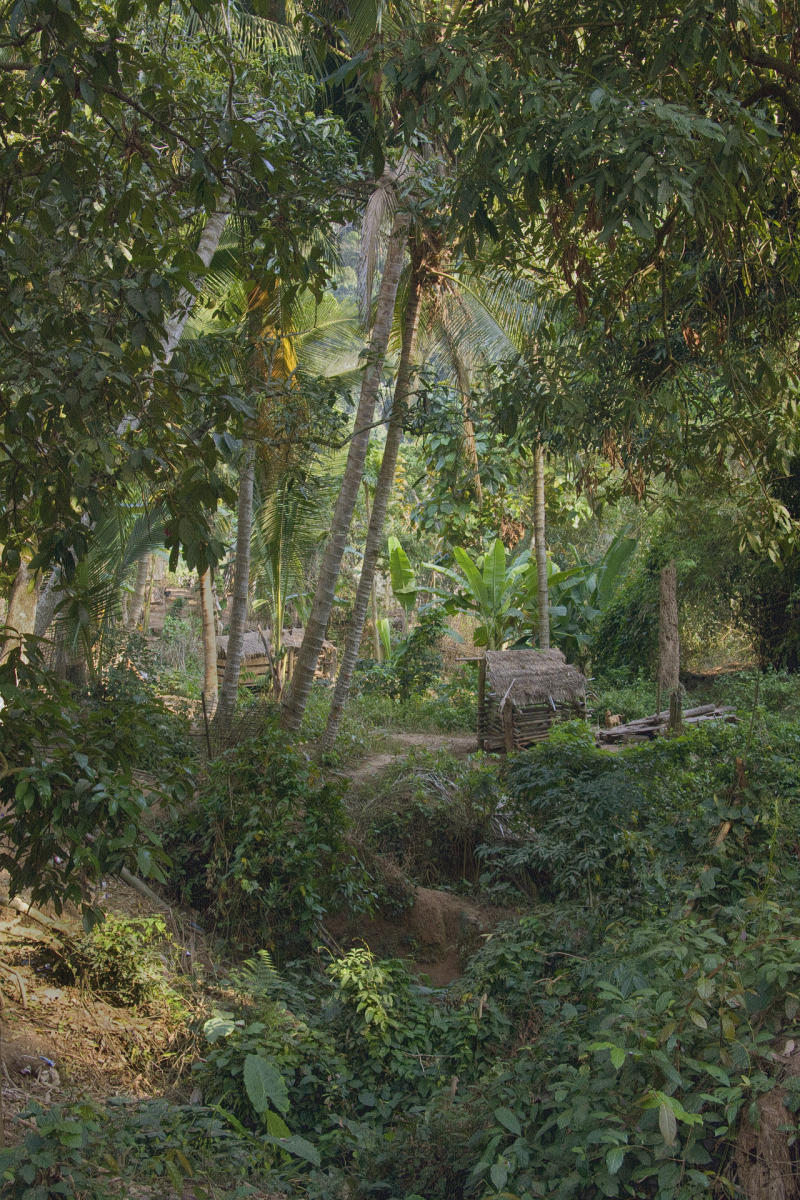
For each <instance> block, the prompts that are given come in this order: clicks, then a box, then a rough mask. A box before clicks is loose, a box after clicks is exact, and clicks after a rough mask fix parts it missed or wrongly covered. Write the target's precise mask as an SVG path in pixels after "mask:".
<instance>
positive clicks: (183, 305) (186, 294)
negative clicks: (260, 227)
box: [159, 188, 233, 367]
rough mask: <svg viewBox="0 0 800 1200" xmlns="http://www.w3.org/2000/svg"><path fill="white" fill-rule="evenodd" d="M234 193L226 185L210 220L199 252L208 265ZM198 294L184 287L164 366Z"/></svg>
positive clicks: (168, 329)
mask: <svg viewBox="0 0 800 1200" xmlns="http://www.w3.org/2000/svg"><path fill="white" fill-rule="evenodd" d="M232 198H233V197H232V193H231V192H230V190H229V189H228V188H226V189H225V190H224V191H223V192H222V194H221V195H220V198H219V200H218V201H217V207H216V209H215V210H214V212H213V213H212V214H211V216H210V217H209V218H208V220H207V221H206V224H205V227H204V229H203V232H202V233H201V234H200V240H199V241H198V243H197V250H196V251H195V253H196V254H197V257H198V258H199V259H200V261H201V263H202V264H203V266H204V267H206V268H207V267H210V266H211V260H212V258H213V257H214V255H215V254H216V252H217V249H218V247H219V243H220V239H221V237H222V233H223V230H224V229H225V225H226V224H227V221H228V211H229V208H230V204H231V200H232ZM193 307H194V294H193V293H192V292H190V291H189V290H188V289H187V288H181V290H180V292H179V293H178V300H177V303H176V305H175V311H174V313H173V314H172V316H171V317H170V318H169V320H168V321H167V322H166V324H165V325H164V341H163V342H162V346H163V351H162V355H161V363H160V364H159V365H160V366H165V367H166V366H168V365H169V363H170V361H171V360H172V356H173V354H174V353H175V351H176V349H177V347H178V342H179V341H180V340H181V337H182V335H183V331H184V329H185V328H186V322H187V321H188V320H189V317H190V316H191V314H192V309H193Z"/></svg>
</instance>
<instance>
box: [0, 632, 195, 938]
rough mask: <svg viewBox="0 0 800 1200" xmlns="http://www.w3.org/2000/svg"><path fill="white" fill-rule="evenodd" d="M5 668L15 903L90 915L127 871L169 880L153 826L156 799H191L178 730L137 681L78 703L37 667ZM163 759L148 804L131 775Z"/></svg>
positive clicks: (3, 797) (2, 824) (5, 771)
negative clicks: (105, 887) (26, 897)
mask: <svg viewBox="0 0 800 1200" xmlns="http://www.w3.org/2000/svg"><path fill="white" fill-rule="evenodd" d="M30 649H31V661H29V662H22V661H21V660H20V657H19V654H18V652H14V653H12V654H11V655H10V656H9V658H7V659H6V661H5V662H4V663H2V664H0V697H1V698H2V699H3V701H4V702H5V707H4V708H3V709H2V711H1V712H0V730H1V731H2V751H1V752H0V842H2V844H3V849H2V851H0V866H2V867H3V868H4V869H5V870H7V871H8V872H9V877H10V881H9V888H10V892H11V894H12V895H14V894H17V893H19V892H21V891H23V890H24V889H29V891H30V897H31V900H32V901H33V903H34V904H53V905H54V906H55V908H56V910H57V911H59V912H60V911H61V909H62V907H63V905H64V903H65V902H67V901H72V902H74V903H77V904H82V905H83V906H84V908H85V910H86V911H87V914H89V913H90V911H91V906H90V904H89V902H88V899H87V896H88V892H89V889H90V888H91V886H92V885H93V884H95V883H96V882H97V881H98V880H99V879H101V878H102V877H103V876H104V875H118V874H119V872H120V870H121V869H122V867H123V866H128V867H130V868H131V869H132V870H134V871H137V872H138V873H139V874H141V875H152V876H154V877H155V878H157V879H162V878H163V868H164V865H165V862H166V858H165V855H164V854H163V851H162V849H161V846H160V843H159V840H158V838H157V836H156V835H155V834H154V833H153V832H152V830H150V829H149V828H148V827H147V825H146V824H145V822H144V817H145V814H146V811H147V809H148V807H149V806H150V804H152V803H153V802H154V801H155V800H156V799H160V800H162V801H163V800H173V799H179V798H181V797H182V796H184V795H185V794H186V793H187V792H188V790H189V787H190V785H191V775H190V773H189V771H188V769H187V768H186V765H185V763H184V762H183V761H182V760H181V759H180V758H179V757H177V756H176V755H175V753H174V746H173V745H170V744H169V737H170V736H171V733H172V730H173V729H174V724H173V722H172V721H171V720H170V718H169V717H168V715H167V714H165V712H164V710H163V708H162V707H161V706H160V705H159V704H158V703H157V702H155V701H154V700H153V699H152V697H151V696H150V695H149V694H148V693H147V691H146V690H145V689H143V687H142V686H141V684H140V683H139V681H135V682H134V683H130V678H131V677H130V673H129V672H122V671H120V672H118V673H117V675H116V676H115V677H112V678H110V679H109V681H108V682H107V683H101V684H100V685H98V687H97V688H96V689H95V691H94V692H93V694H92V695H91V696H89V697H78V696H76V695H75V694H74V693H73V692H72V690H71V689H70V688H69V687H68V686H67V685H66V684H64V683H63V682H61V681H59V680H57V679H55V678H54V677H53V676H52V674H50V673H49V672H48V671H46V670H45V669H44V667H43V666H42V664H41V662H40V661H38V660H37V658H36V655H35V651H33V649H32V647H31V648H30ZM157 760H158V761H159V768H160V769H159V783H158V784H155V783H154V784H153V786H152V787H151V788H150V790H149V793H148V795H147V796H145V794H144V792H143V791H142V789H141V788H140V787H139V786H138V785H137V783H136V782H135V778H134V769H138V768H141V767H147V766H148V765H151V764H153V763H154V762H155V761H157Z"/></svg>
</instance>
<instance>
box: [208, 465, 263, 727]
mask: <svg viewBox="0 0 800 1200" xmlns="http://www.w3.org/2000/svg"><path fill="white" fill-rule="evenodd" d="M255 457H256V453H255V446H254V445H253V443H252V442H246V443H245V448H244V458H243V462H242V469H241V474H240V475H239V499H238V504H237V516H238V528H237V531H236V564H235V567H234V575H233V596H232V597H231V619H230V624H229V625H228V653H227V656H226V659H225V674H224V675H223V677H222V687H221V688H220V691H219V702H218V704H217V711H216V715H215V717H214V726H215V728H218V729H224V728H225V727H226V726H227V725H229V724H230V721H231V717H232V716H233V710H234V708H235V707H236V693H237V691H238V688H239V675H240V674H241V670H242V658H243V656H244V627H245V625H246V623H247V601H248V597H249V594H250V537H251V534H252V531H253V476H254V474H255Z"/></svg>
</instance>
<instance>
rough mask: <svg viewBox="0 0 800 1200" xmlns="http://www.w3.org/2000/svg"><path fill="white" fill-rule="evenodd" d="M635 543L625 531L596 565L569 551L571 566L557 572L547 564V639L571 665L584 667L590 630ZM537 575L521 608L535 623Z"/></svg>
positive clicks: (527, 585)
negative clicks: (571, 560) (548, 608)
mask: <svg viewBox="0 0 800 1200" xmlns="http://www.w3.org/2000/svg"><path fill="white" fill-rule="evenodd" d="M636 545H637V542H636V539H635V538H632V537H630V536H629V535H628V534H627V533H626V532H625V531H623V532H621V533H618V534H617V536H616V537H615V538H614V540H613V541H612V542H611V544H610V546H609V547H608V549H607V550H606V552H605V554H604V556H603V558H602V559H601V560H600V562H599V563H595V564H592V563H589V562H587V561H586V560H585V559H582V558H581V557H580V555H579V553H578V551H577V550H576V549H575V547H574V546H573V547H571V550H572V556H573V560H574V562H573V565H572V566H570V567H567V568H565V569H564V570H560V569H559V568H558V566H557V565H556V564H555V563H553V562H548V590H549V593H550V601H551V603H550V636H551V640H552V642H553V645H555V646H558V647H559V649H560V650H563V651H564V654H565V655H566V657H567V658H568V659H569V661H570V662H577V663H579V664H580V665H581V666H584V665H585V664H586V662H587V660H588V657H589V649H590V646H591V642H592V633H593V631H592V626H593V624H594V622H595V621H596V620H597V619H598V617H600V616H601V615H602V613H603V612H605V610H606V609H607V608H608V606H609V604H610V603H611V601H612V600H613V599H614V596H615V595H616V592H617V590H618V588H619V587H620V585H621V583H622V581H623V579H624V578H625V574H626V572H627V569H628V565H629V563H630V560H631V557H632V556H633V553H634V551H635V549H636ZM536 587H537V583H536V572H535V571H530V572H529V573H528V575H527V576H526V579H525V597H524V599H523V601H522V608H523V610H524V611H525V612H526V614H528V615H529V617H530V620H531V622H534V623H535V615H536Z"/></svg>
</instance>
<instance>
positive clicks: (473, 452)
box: [461, 388, 483, 508]
mask: <svg viewBox="0 0 800 1200" xmlns="http://www.w3.org/2000/svg"><path fill="white" fill-rule="evenodd" d="M461 412H462V422H463V427H464V452H465V453H466V456H467V462H468V463H469V465H470V468H471V470H472V489H473V491H474V492H475V503H476V504H477V505H478V507H479V508H480V507H481V505H482V504H483V486H482V484H481V469H480V463H479V461H478V445H477V442H476V441H475V426H474V425H473V423H472V417H471V416H470V415H469V392H468V391H464V390H463V388H462V390H461Z"/></svg>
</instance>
